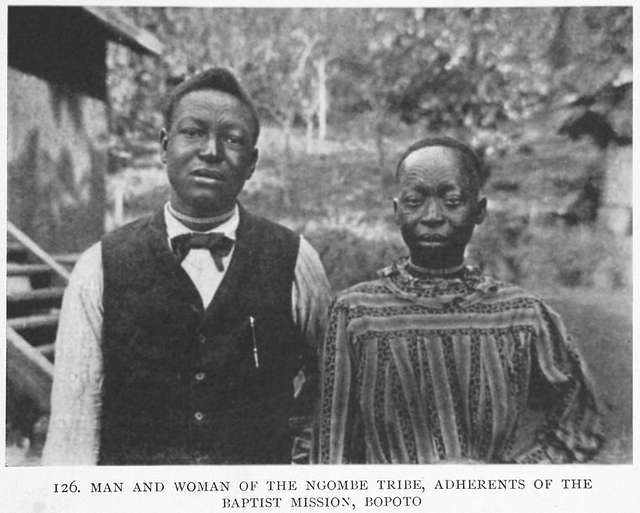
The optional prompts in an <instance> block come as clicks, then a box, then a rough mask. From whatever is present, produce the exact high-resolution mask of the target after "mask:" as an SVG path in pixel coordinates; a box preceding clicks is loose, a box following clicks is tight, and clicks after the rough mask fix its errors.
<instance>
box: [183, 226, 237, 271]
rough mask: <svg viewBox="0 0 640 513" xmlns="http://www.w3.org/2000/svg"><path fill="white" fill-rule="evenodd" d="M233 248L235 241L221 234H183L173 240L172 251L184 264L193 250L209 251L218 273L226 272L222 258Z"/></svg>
mask: <svg viewBox="0 0 640 513" xmlns="http://www.w3.org/2000/svg"><path fill="white" fill-rule="evenodd" d="M232 247H233V241H232V240H231V239H230V238H229V237H227V236H226V235H224V234H223V233H219V232H212V233H183V234H182V235H178V236H177V237H173V238H172V239H171V249H172V250H173V253H174V254H175V255H176V258H177V259H178V261H179V262H182V261H183V260H184V259H185V257H186V256H187V254H188V253H189V251H190V250H191V249H192V248H193V249H208V250H209V252H210V253H211V256H212V257H213V261H214V262H215V264H216V267H217V268H218V271H220V272H222V271H224V265H223V263H222V258H223V257H225V256H227V255H228V254H229V252H230V251H231V248H232Z"/></svg>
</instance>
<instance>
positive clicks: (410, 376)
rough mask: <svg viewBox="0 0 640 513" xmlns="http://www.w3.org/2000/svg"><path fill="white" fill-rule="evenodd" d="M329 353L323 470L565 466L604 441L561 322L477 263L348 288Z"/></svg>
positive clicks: (320, 437) (383, 277) (392, 274)
mask: <svg viewBox="0 0 640 513" xmlns="http://www.w3.org/2000/svg"><path fill="white" fill-rule="evenodd" d="M323 351H324V355H323V360H322V362H323V369H322V397H321V404H320V412H319V418H318V426H317V434H316V436H317V441H316V443H317V447H316V451H317V454H316V457H317V458H318V461H319V462H320V463H437V462H447V461H449V462H451V461H465V462H495V463H498V462H520V463H534V462H543V463H545V462H554V463H556V462H557V463H566V462H575V461H578V462H580V461H586V460H587V459H589V458H590V457H592V456H593V455H594V454H595V452H596V451H597V450H598V449H599V447H600V445H601V443H602V435H601V432H600V424H599V415H598V408H597V403H596V398H595V395H594V392H593V388H592V386H591V382H590V379H589V377H588V374H587V372H586V369H585V367H584V364H583V362H582V358H581V357H580V354H579V352H578V350H577V347H576V346H575V345H574V344H573V342H572V341H571V340H570V338H569V337H568V336H567V334H566V331H565V328H564V325H563V323H562V320H561V319H560V317H559V316H558V314H556V313H555V312H554V311H553V310H551V309H550V308H549V307H548V306H547V305H546V304H545V303H544V302H542V301H541V300H540V299H539V298H537V297H535V296H533V295H531V294H529V293H527V292H525V291H523V290H522V289H520V288H518V287H515V286H512V285H508V284H504V283H501V282H498V281H496V280H494V279H492V278H490V277H487V276H483V275H481V273H480V272H479V271H478V270H477V269H474V268H472V267H469V266H460V267H459V268H457V269H451V270H445V271H442V272H440V273H438V275H434V274H433V273H426V272H425V270H424V269H421V268H417V267H415V266H413V265H412V264H411V263H410V262H409V261H408V259H403V260H400V261H399V262H397V263H395V264H393V265H391V266H390V267H388V268H385V269H383V270H382V271H380V273H379V279H377V280H374V281H370V282H365V283H361V284H358V285H356V286H354V287H352V288H350V289H347V290H346V291H344V292H342V293H341V294H340V295H339V296H338V298H337V299H336V301H335V302H334V305H333V307H332V310H331V315H330V320H329V324H328V327H327V334H326V338H325V343H324V350H323ZM536 412H541V414H539V413H538V414H536Z"/></svg>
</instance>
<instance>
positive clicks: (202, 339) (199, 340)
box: [198, 333, 207, 344]
mask: <svg viewBox="0 0 640 513" xmlns="http://www.w3.org/2000/svg"><path fill="white" fill-rule="evenodd" d="M206 341H207V337H205V336H204V335H203V334H202V333H200V335H198V342H200V343H201V344H204V343H205V342H206Z"/></svg>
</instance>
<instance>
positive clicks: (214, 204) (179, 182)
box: [162, 89, 258, 217]
mask: <svg viewBox="0 0 640 513" xmlns="http://www.w3.org/2000/svg"><path fill="white" fill-rule="evenodd" d="M253 129H254V126H253V122H252V118H251V115H250V113H249V109H248V108H247V107H246V106H245V105H244V104H243V103H242V102H241V101H240V100H238V99H237V98H236V97H235V96H232V95H230V94H227V93H224V92H222V91H215V90H211V89H205V90H200V91H192V92H190V93H187V94H185V95H184V96H183V97H182V98H181V99H180V100H179V101H178V103H177V104H176V106H175V109H174V111H173V118H172V121H171V126H170V127H168V132H167V131H164V130H163V132H162V147H163V150H164V154H163V157H164V160H165V162H166V165H167V174H168V176H169V183H170V184H171V204H172V205H173V207H174V208H176V209H177V210H178V211H180V212H182V213H184V214H187V215H192V216H197V217H206V216H212V215H217V214H220V213H223V212H226V211H228V210H230V209H231V208H232V207H233V205H234V203H235V200H236V197H237V196H238V194H240V191H241V190H242V187H243V186H244V183H245V181H246V180H247V179H248V178H249V177H250V176H251V174H252V173H253V170H254V168H255V164H256V161H257V159H258V150H257V149H256V148H254V145H253V138H252V134H253V133H254V132H253Z"/></svg>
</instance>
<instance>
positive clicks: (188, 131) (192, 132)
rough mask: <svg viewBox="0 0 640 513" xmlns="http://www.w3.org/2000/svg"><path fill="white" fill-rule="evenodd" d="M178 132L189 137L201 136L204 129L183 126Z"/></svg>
mask: <svg viewBox="0 0 640 513" xmlns="http://www.w3.org/2000/svg"><path fill="white" fill-rule="evenodd" d="M180 133H181V134H182V135H185V136H186V137H190V138H191V137H202V136H203V135H204V130H201V129H200V128H183V129H182V130H180Z"/></svg>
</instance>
